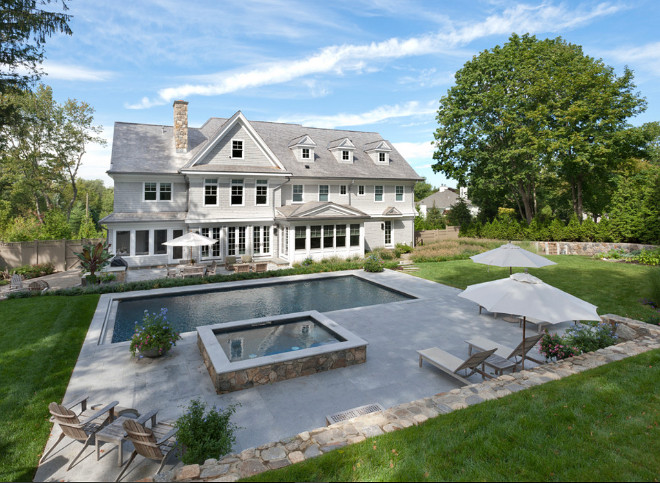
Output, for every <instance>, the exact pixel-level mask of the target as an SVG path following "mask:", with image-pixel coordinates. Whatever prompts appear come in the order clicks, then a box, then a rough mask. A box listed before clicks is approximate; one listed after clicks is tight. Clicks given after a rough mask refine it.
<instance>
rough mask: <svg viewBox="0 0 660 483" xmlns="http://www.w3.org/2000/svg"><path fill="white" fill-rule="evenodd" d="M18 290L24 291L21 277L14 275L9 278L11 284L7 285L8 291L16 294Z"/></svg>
mask: <svg viewBox="0 0 660 483" xmlns="http://www.w3.org/2000/svg"><path fill="white" fill-rule="evenodd" d="M19 290H25V287H23V276H22V275H19V274H18V273H15V274H13V275H12V276H11V282H10V283H9V291H10V292H17V291H19Z"/></svg>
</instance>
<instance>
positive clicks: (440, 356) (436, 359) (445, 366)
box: [417, 347, 497, 384]
mask: <svg viewBox="0 0 660 483" xmlns="http://www.w3.org/2000/svg"><path fill="white" fill-rule="evenodd" d="M496 350H497V349H491V350H487V351H483V352H476V353H474V354H472V355H471V356H470V357H468V358H467V359H465V360H462V359H459V358H458V357H456V356H453V355H451V354H450V353H449V352H445V351H443V350H442V349H439V348H438V347H432V348H430V349H424V350H421V351H417V353H418V354H419V367H422V360H425V361H427V362H429V363H431V364H433V365H434V366H435V367H437V368H438V369H440V370H441V371H444V372H446V373H447V374H449V375H450V376H452V377H455V378H456V379H458V380H459V381H461V382H462V383H464V384H472V383H471V382H470V381H468V380H467V379H465V378H466V377H470V376H471V375H472V374H475V373H479V374H481V377H483V378H484V379H485V378H487V377H488V378H492V377H493V376H491V375H490V374H487V373H486V372H485V371H484V370H483V365H484V361H485V360H486V359H488V358H489V357H490V356H491V355H493V354H494V353H495V351H496ZM480 366H481V369H480V368H479V367H480ZM459 371H465V374H463V375H460V374H458V372H459Z"/></svg>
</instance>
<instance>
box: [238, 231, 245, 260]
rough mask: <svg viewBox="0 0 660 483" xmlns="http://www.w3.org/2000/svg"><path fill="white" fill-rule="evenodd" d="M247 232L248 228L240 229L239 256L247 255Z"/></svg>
mask: <svg viewBox="0 0 660 483" xmlns="http://www.w3.org/2000/svg"><path fill="white" fill-rule="evenodd" d="M245 232H246V227H244V226H239V227H238V254H239V255H245Z"/></svg>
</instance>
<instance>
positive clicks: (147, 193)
mask: <svg viewBox="0 0 660 483" xmlns="http://www.w3.org/2000/svg"><path fill="white" fill-rule="evenodd" d="M157 186H158V183H144V201H156V200H157V199H158V191H157V189H158V188H157Z"/></svg>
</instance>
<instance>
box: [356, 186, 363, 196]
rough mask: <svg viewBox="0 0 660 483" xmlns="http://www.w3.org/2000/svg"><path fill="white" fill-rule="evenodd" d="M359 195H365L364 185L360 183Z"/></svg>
mask: <svg viewBox="0 0 660 483" xmlns="http://www.w3.org/2000/svg"><path fill="white" fill-rule="evenodd" d="M357 194H358V196H364V185H363V184H361V185H358V193H357Z"/></svg>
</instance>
